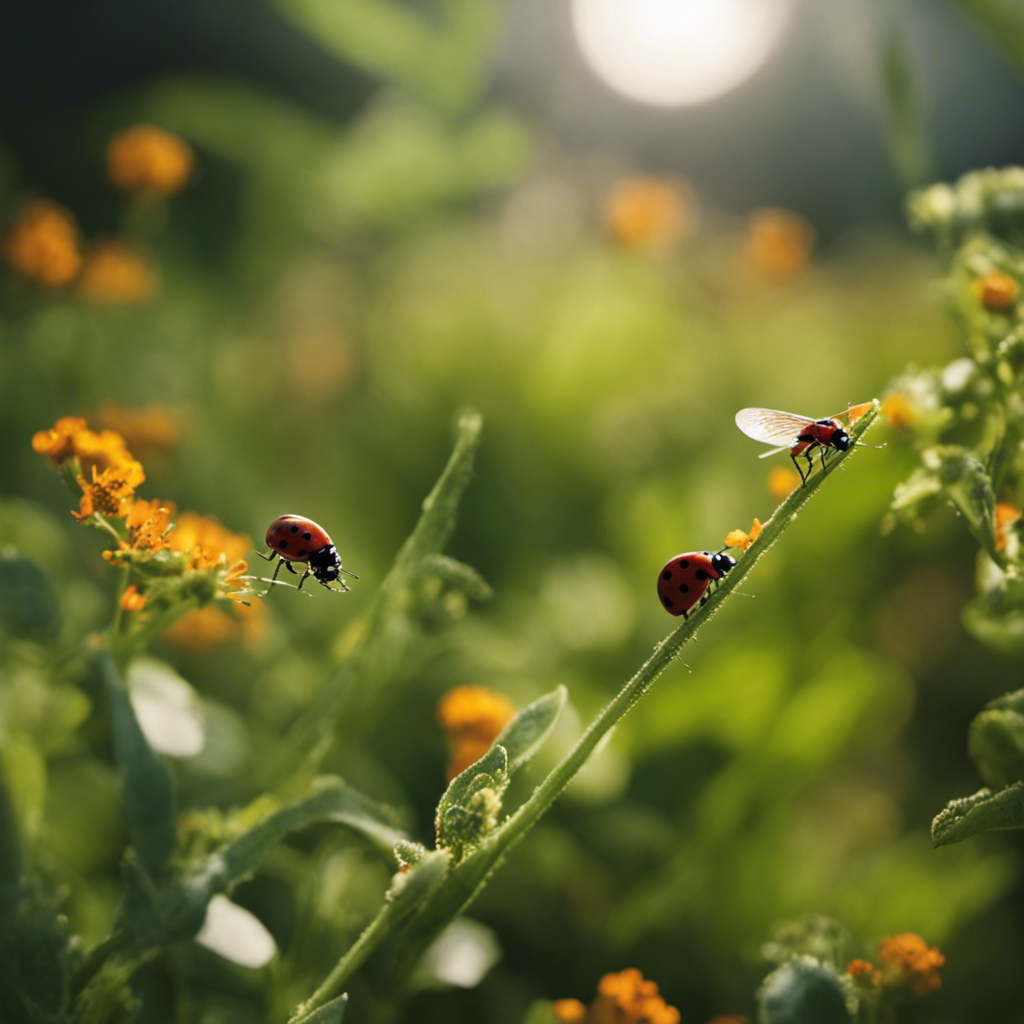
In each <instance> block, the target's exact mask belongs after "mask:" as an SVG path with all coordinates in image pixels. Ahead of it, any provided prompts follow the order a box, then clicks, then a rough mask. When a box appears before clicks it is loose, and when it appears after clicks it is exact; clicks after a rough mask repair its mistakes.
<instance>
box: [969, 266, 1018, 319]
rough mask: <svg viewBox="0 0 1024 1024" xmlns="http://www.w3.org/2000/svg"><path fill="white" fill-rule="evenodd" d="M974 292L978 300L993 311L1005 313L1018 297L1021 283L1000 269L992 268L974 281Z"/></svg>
mask: <svg viewBox="0 0 1024 1024" xmlns="http://www.w3.org/2000/svg"><path fill="white" fill-rule="evenodd" d="M973 289H974V294H975V295H976V296H977V298H978V301H979V302H980V303H981V304H982V305H983V306H984V307H985V308H986V309H988V310H991V311H992V312H993V313H1003V312H1005V311H1006V310H1008V309H1009V308H1010V307H1011V306H1012V305H1013V300H1014V299H1016V298H1017V293H1018V292H1019V291H1020V285H1018V284H1017V282H1016V281H1015V280H1014V279H1013V278H1012V277H1010V275H1009V274H1004V273H1002V272H1001V271H999V270H990V271H989V272H988V273H987V274H985V275H984V276H982V277H979V278H978V279H977V280H976V281H975V282H974V283H973Z"/></svg>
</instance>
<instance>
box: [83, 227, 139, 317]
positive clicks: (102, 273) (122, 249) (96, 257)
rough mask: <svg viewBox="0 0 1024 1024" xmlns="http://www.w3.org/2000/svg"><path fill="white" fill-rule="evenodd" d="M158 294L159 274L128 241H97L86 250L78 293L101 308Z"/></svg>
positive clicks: (137, 300)
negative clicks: (157, 277)
mask: <svg viewBox="0 0 1024 1024" xmlns="http://www.w3.org/2000/svg"><path fill="white" fill-rule="evenodd" d="M155 291H156V275H155V274H154V273H153V270H152V268H151V267H150V265H149V264H148V263H147V262H146V260H145V259H143V257H142V256H141V255H140V254H139V253H138V252H136V251H134V250H133V249H131V248H130V247H129V246H127V245H125V243H124V242H117V241H107V242H96V243H94V244H93V245H92V246H90V247H89V249H88V250H86V253H85V260H84V262H83V264H82V272H81V274H80V275H79V278H78V288H77V292H78V295H79V297H80V298H83V299H85V300H86V301H87V302H94V303H97V304H101V305H106V304H110V305H113V304H116V303H129V302H141V301H143V300H144V299H148V298H150V297H151V296H152V295H153V293H154V292H155Z"/></svg>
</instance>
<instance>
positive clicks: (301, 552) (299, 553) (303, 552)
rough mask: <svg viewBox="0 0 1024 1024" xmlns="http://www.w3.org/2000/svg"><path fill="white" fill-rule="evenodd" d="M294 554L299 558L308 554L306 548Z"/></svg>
mask: <svg viewBox="0 0 1024 1024" xmlns="http://www.w3.org/2000/svg"><path fill="white" fill-rule="evenodd" d="M295 554H296V555H297V556H298V557H299V558H305V556H306V555H308V554H309V551H308V550H307V549H306V548H299V550H298V551H296V552H295Z"/></svg>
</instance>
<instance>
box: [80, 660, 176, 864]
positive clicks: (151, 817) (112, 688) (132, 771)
mask: <svg viewBox="0 0 1024 1024" xmlns="http://www.w3.org/2000/svg"><path fill="white" fill-rule="evenodd" d="M99 662H100V669H101V672H102V674H103V678H104V681H105V683H106V688H107V695H108V698H109V700H110V713H111V720H112V725H113V731H114V752H115V754H116V757H117V765H118V768H119V770H120V773H121V779H122V784H123V787H124V804H125V812H126V814H127V817H128V829H129V832H130V834H131V837H132V843H133V845H134V846H135V849H136V852H137V853H138V857H139V862H140V864H141V865H142V867H143V868H144V869H145V870H146V871H147V872H148V873H149V874H150V875H151V876H152V877H153V878H156V877H158V876H159V874H160V873H161V871H162V870H163V868H164V866H165V865H166V864H167V861H168V860H169V859H170V857H171V855H172V854H173V853H174V851H175V850H176V849H177V844H178V840H177V832H176V828H175V819H176V817H177V796H176V792H175V785H174V777H173V776H172V775H171V772H170V769H169V768H168V767H167V765H166V764H165V763H164V761H163V760H162V759H161V758H160V756H159V755H158V754H157V753H155V752H154V750H153V748H152V747H150V745H149V742H148V741H147V739H146V737H145V735H144V734H143V732H142V729H141V728H139V723H138V720H137V719H136V717H135V710H134V708H133V707H132V703H131V700H130V699H129V697H128V690H127V688H126V687H125V685H124V683H123V682H122V681H121V677H120V675H119V674H118V671H117V667H116V666H115V665H114V659H113V658H112V657H111V656H110V655H109V654H108V653H107V652H105V651H104V652H102V653H101V654H100V655H99Z"/></svg>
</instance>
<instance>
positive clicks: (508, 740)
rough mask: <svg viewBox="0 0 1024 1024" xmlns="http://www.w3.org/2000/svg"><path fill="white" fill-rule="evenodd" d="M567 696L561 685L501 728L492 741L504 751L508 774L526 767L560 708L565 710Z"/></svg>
mask: <svg viewBox="0 0 1024 1024" xmlns="http://www.w3.org/2000/svg"><path fill="white" fill-rule="evenodd" d="M568 696H569V691H568V690H567V689H566V688H565V687H564V686H559V687H558V688H557V689H554V690H552V691H551V693H547V694H545V695H544V696H543V697H541V698H540V699H539V700H535V701H534V702H533V703H532V704H528V705H527V706H526V707H525V708H523V710H522V711H520V712H519V714H517V715H516V717H515V718H513V719H512V721H511V722H509V723H508V725H506V726H505V728H504V729H502V731H501V733H500V735H499V736H498V737H497V739H495V741H494V742H495V744H496V745H499V744H500V745H501V746H502V747H504V748H505V751H506V753H507V755H508V773H509V774H510V775H511V774H512V772H514V771H516V770H517V769H518V768H521V767H522V766H523V765H524V764H526V762H527V761H529V760H530V758H531V757H533V755H534V754H535V753H536V752H537V750H538V749H539V748H540V745H541V744H542V743H543V742H544V740H546V739H547V737H548V734H549V733H550V732H551V730H552V729H553V728H554V727H555V722H556V721H558V716H559V715H560V714H561V713H562V708H563V707H565V701H566V698H567V697H568Z"/></svg>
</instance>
